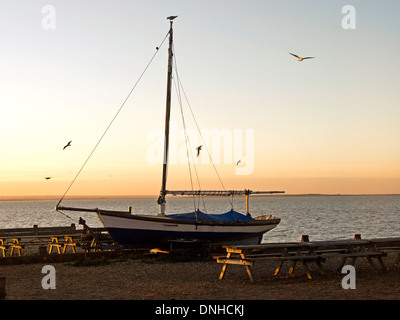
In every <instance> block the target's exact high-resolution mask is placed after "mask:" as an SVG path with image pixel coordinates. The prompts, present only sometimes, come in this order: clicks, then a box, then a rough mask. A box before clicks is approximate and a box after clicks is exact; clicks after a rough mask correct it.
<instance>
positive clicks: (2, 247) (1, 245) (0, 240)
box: [0, 238, 8, 258]
mask: <svg viewBox="0 0 400 320" xmlns="http://www.w3.org/2000/svg"><path fill="white" fill-rule="evenodd" d="M4 241H5V239H3V238H0V250H1V252H2V253H3V258H5V256H6V250H7V249H8V245H7V244H4Z"/></svg>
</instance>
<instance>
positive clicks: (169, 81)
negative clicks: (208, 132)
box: [157, 16, 177, 216]
mask: <svg viewBox="0 0 400 320" xmlns="http://www.w3.org/2000/svg"><path fill="white" fill-rule="evenodd" d="M176 17H177V16H170V17H168V18H167V19H168V20H169V21H170V27H169V48H168V70H167V99H166V110H165V137H164V161H163V174H162V184H161V191H160V196H159V198H158V200H157V203H158V204H159V206H160V211H159V213H158V215H159V216H164V215H165V195H166V193H167V192H166V186H167V170H168V149H169V118H170V114H171V84H172V55H173V53H172V43H173V31H172V23H173V20H174V19H175V18H176Z"/></svg>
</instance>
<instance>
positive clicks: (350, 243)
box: [215, 239, 386, 282]
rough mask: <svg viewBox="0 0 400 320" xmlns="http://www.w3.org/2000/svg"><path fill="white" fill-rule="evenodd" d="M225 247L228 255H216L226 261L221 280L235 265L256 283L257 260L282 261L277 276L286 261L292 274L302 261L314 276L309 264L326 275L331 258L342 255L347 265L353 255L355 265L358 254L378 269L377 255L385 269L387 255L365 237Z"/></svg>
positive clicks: (218, 260)
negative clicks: (240, 266) (325, 269)
mask: <svg viewBox="0 0 400 320" xmlns="http://www.w3.org/2000/svg"><path fill="white" fill-rule="evenodd" d="M223 248H225V250H226V253H227V254H226V256H218V257H215V258H216V259H217V263H221V264H223V267H222V271H221V273H220V276H219V279H223V277H224V275H225V272H226V269H227V267H228V265H229V264H236V265H243V266H245V268H246V271H247V274H248V275H249V278H250V281H252V282H253V281H254V277H253V275H252V272H251V269H250V266H252V265H253V264H254V262H255V261H257V260H275V261H279V266H278V267H277V268H276V269H275V272H274V275H278V274H279V272H280V270H281V268H282V266H283V264H284V263H285V262H291V263H292V265H291V267H290V269H289V275H291V274H292V273H293V271H294V269H295V266H296V264H297V262H301V263H302V265H303V267H304V269H305V272H306V274H307V277H308V278H309V279H312V276H311V272H310V270H309V267H308V265H307V263H310V262H313V263H315V265H316V266H317V268H318V270H319V273H320V274H321V275H323V274H324V270H323V266H322V262H324V261H325V260H326V259H327V258H332V257H336V258H337V257H341V258H342V264H341V266H343V265H344V264H345V262H346V259H347V258H350V259H351V262H350V263H351V264H352V265H354V263H355V261H356V259H357V258H358V257H364V258H367V259H368V262H369V263H370V265H371V267H373V268H374V269H375V270H377V269H376V267H375V265H374V263H373V261H372V258H376V259H377V260H378V261H379V264H380V266H381V269H382V270H386V267H385V265H384V263H383V261H382V256H384V255H385V252H383V251H380V250H378V249H377V248H376V245H375V243H374V242H373V241H370V240H364V239H363V240H361V239H351V240H330V241H312V242H310V241H303V242H289V243H264V244H259V245H238V246H224V247H223ZM340 269H341V268H340Z"/></svg>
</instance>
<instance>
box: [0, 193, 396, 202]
mask: <svg viewBox="0 0 400 320" xmlns="http://www.w3.org/2000/svg"><path fill="white" fill-rule="evenodd" d="M398 195H400V194H398V193H382V194H380V193H374V194H341V193H337V194H324V193H304V194H271V195H253V196H252V197H333V196H334V197H338V196H340V197H353V196H398ZM170 197H171V198H177V197H176V196H170ZM188 197H191V196H188ZM157 198H158V195H124V196H115V195H98V196H96V195H83V196H68V197H65V200H113V199H115V200H118V199H157ZM206 198H207V197H206ZM41 200H43V201H44V200H46V201H51V200H54V201H58V200H60V196H52V195H48V196H35V195H32V196H0V201H41Z"/></svg>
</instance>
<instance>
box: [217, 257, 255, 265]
mask: <svg viewBox="0 0 400 320" xmlns="http://www.w3.org/2000/svg"><path fill="white" fill-rule="evenodd" d="M217 263H225V264H237V265H242V266H252V265H253V264H254V262H253V261H248V260H242V259H229V258H228V259H227V258H225V259H217Z"/></svg>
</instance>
